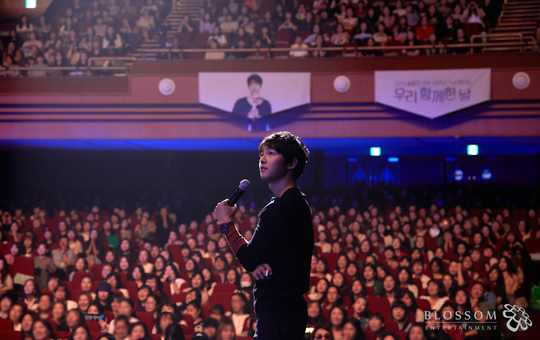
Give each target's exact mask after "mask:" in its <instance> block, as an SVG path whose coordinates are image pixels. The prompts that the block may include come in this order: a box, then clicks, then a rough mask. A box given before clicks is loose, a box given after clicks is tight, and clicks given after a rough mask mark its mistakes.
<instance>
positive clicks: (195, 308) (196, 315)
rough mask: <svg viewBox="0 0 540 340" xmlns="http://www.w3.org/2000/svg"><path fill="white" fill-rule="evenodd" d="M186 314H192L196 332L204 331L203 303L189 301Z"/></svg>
mask: <svg viewBox="0 0 540 340" xmlns="http://www.w3.org/2000/svg"><path fill="white" fill-rule="evenodd" d="M185 314H188V315H190V316H191V318H192V320H193V329H194V331H195V333H197V332H202V320H203V319H204V314H203V312H202V308H201V305H200V304H199V303H198V302H197V301H191V302H189V303H188V304H187V305H186V308H185Z"/></svg>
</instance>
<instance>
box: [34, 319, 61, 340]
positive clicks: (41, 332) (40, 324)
mask: <svg viewBox="0 0 540 340" xmlns="http://www.w3.org/2000/svg"><path fill="white" fill-rule="evenodd" d="M32 338H33V340H56V334H55V333H54V329H53V327H52V326H51V324H50V323H49V322H48V321H46V320H41V319H40V320H37V321H36V322H34V324H33V325H32Z"/></svg>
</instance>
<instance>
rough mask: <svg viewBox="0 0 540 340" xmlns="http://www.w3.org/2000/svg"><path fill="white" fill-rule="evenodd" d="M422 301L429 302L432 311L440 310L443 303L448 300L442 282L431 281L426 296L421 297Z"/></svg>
mask: <svg viewBox="0 0 540 340" xmlns="http://www.w3.org/2000/svg"><path fill="white" fill-rule="evenodd" d="M420 298H421V299H424V300H427V301H428V302H429V304H430V305H431V309H433V310H439V309H441V306H442V305H443V303H445V302H446V300H448V296H446V292H445V290H444V287H443V285H442V283H441V281H439V280H436V279H432V280H431V281H429V283H428V286H427V290H426V294H425V295H423V296H421V297H420Z"/></svg>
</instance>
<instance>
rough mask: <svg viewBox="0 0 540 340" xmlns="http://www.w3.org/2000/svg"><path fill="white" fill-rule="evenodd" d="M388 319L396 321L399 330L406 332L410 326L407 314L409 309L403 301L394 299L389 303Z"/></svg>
mask: <svg viewBox="0 0 540 340" xmlns="http://www.w3.org/2000/svg"><path fill="white" fill-rule="evenodd" d="M390 320H394V321H395V322H396V323H397V326H398V330H399V331H400V332H408V331H409V329H410V328H411V326H412V323H411V321H410V316H409V310H408V308H407V305H406V304H405V302H403V301H401V300H395V301H394V302H392V304H391V305H390Z"/></svg>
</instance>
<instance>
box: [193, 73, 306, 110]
mask: <svg viewBox="0 0 540 340" xmlns="http://www.w3.org/2000/svg"><path fill="white" fill-rule="evenodd" d="M310 82H311V75H310V73H305V72H286V73H278V72H215V73H211V72H202V73H199V102H200V103H202V104H206V105H209V106H212V107H215V108H218V109H220V110H223V111H227V112H232V113H234V114H235V115H238V116H241V117H246V118H250V119H258V118H262V117H266V116H270V115H273V114H276V113H278V112H281V111H285V110H288V109H291V108H294V107H297V106H301V105H305V104H309V103H310V88H311V85H310Z"/></svg>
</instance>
